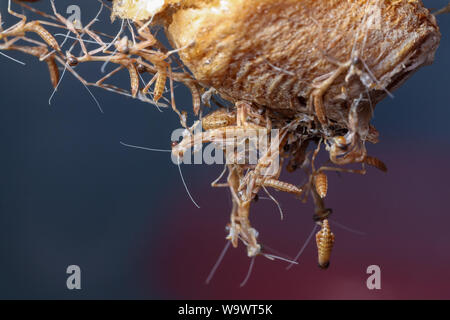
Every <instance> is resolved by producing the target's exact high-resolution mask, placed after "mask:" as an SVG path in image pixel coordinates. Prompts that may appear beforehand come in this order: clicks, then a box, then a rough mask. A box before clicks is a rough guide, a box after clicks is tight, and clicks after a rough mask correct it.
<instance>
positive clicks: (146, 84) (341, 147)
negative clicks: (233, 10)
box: [0, 0, 386, 268]
mask: <svg viewBox="0 0 450 320" xmlns="http://www.w3.org/2000/svg"><path fill="white" fill-rule="evenodd" d="M17 3H18V4H20V5H21V6H22V8H24V9H26V10H29V11H31V12H33V13H34V14H37V15H39V16H41V17H42V19H44V20H33V21H28V20H27V17H26V16H25V15H24V14H21V13H18V12H17V11H14V10H13V9H12V8H11V1H10V2H9V5H8V12H9V14H11V15H13V16H15V17H17V18H18V19H20V20H19V21H18V22H17V23H15V24H14V25H12V26H10V27H9V28H7V29H6V28H3V26H0V41H1V43H0V53H1V52H2V51H6V50H15V51H21V52H23V53H26V54H29V55H32V56H35V57H37V58H38V59H39V60H40V61H45V62H46V63H47V65H48V69H49V71H50V78H51V82H52V85H53V87H54V89H55V91H56V89H57V88H58V85H59V83H60V81H61V78H62V76H61V75H60V73H61V70H63V71H62V72H63V73H65V72H66V71H68V72H70V73H72V74H73V75H74V76H75V77H76V78H77V79H78V80H79V81H81V83H82V84H83V85H84V86H86V88H88V87H90V86H93V87H100V88H103V89H106V90H109V91H113V92H116V93H119V94H123V95H128V96H130V97H133V98H137V99H140V100H141V101H145V102H148V103H152V104H154V105H155V106H156V107H158V108H159V107H168V106H169V105H170V106H171V107H172V109H173V110H174V111H175V112H176V113H177V114H178V115H179V117H180V121H181V124H182V126H183V127H184V128H186V132H187V134H186V135H185V136H184V137H183V139H182V140H181V141H176V142H175V141H174V142H172V154H173V155H174V156H175V157H178V158H179V159H181V158H182V157H183V155H184V154H185V153H186V152H187V151H188V150H190V149H191V148H192V147H193V146H194V142H195V141H200V142H201V143H207V142H211V143H215V144H216V145H217V146H219V147H221V148H222V149H223V151H224V156H225V159H226V166H225V169H226V170H224V172H223V174H222V176H223V175H224V174H225V172H227V173H228V177H227V180H226V182H223V183H220V182H219V180H220V177H219V179H217V180H216V181H215V182H213V184H212V186H215V187H226V188H229V190H230V192H231V197H232V202H233V207H232V213H231V221H230V223H229V225H228V226H227V230H228V236H227V239H228V240H229V241H230V243H231V244H232V245H233V246H234V247H236V246H237V245H238V242H239V241H241V242H242V243H243V244H245V245H246V247H247V253H248V256H249V257H255V256H257V255H264V256H266V257H269V258H273V256H271V255H269V254H268V253H266V252H264V250H263V248H262V246H261V245H260V243H259V242H258V232H257V231H256V230H255V229H254V228H252V226H251V224H250V220H249V212H250V206H251V204H252V202H254V201H256V200H257V199H258V192H259V191H264V192H266V193H267V194H268V195H269V197H270V198H271V199H272V200H274V201H275V199H274V198H273V197H272V196H271V195H270V193H269V190H268V189H275V190H278V191H282V192H287V193H291V194H294V195H295V196H297V197H299V198H300V199H301V200H302V201H306V200H307V199H308V198H309V197H310V196H311V198H312V199H313V202H314V204H315V208H316V209H315V214H314V220H315V221H316V223H317V224H319V225H320V226H321V229H320V231H319V232H318V233H317V235H316V241H317V246H318V256H319V265H320V266H321V267H322V268H326V267H327V266H328V264H329V257H330V254H331V249H332V247H333V243H334V235H333V233H332V232H331V230H330V223H329V220H328V217H329V215H330V213H331V210H330V209H328V208H326V207H325V204H324V198H325V197H326V195H327V187H328V182H327V176H326V174H325V172H327V171H339V172H352V173H358V174H364V173H365V168H364V165H365V164H368V165H372V166H374V167H376V168H378V169H380V170H382V171H386V166H385V165H384V164H383V163H382V162H381V161H380V160H378V159H377V158H374V157H371V156H368V155H367V152H366V148H365V142H366V141H369V142H373V143H375V142H376V141H377V137H378V133H377V131H376V129H375V128H374V127H372V126H370V127H369V130H368V133H365V134H364V138H362V135H361V134H360V129H359V127H360V126H359V125H358V111H357V108H358V105H359V102H360V101H359V100H356V101H355V102H354V103H353V105H352V107H351V110H350V112H349V115H348V124H347V126H346V127H344V126H341V127H339V126H337V125H336V126H333V127H331V126H327V125H325V124H324V122H326V119H325V116H324V115H323V114H318V112H317V111H316V112H314V111H313V110H310V112H309V113H308V112H305V113H302V114H296V115H292V116H286V115H282V114H279V113H277V112H276V111H273V110H271V109H269V108H265V107H261V106H256V105H254V104H252V103H249V102H245V101H234V103H233V105H232V106H224V105H223V104H222V102H221V101H223V100H219V99H217V94H216V92H215V90H214V88H206V87H204V86H202V85H201V84H200V83H199V82H198V81H197V80H196V79H195V78H194V77H193V76H192V75H191V74H190V73H189V72H188V71H187V70H186V69H185V67H184V66H183V64H182V63H181V62H180V61H179V60H178V59H177V58H176V57H175V55H174V54H173V53H175V51H177V50H183V48H179V49H177V50H174V51H168V50H167V49H165V48H164V46H163V45H162V44H161V43H160V42H159V41H158V40H157V39H156V38H155V36H154V33H153V32H152V29H151V28H152V25H151V20H149V21H147V22H139V21H128V20H123V21H122V25H121V28H120V31H119V32H118V33H117V35H116V36H110V35H107V34H104V33H102V32H98V31H96V30H95V29H94V28H93V27H94V24H95V22H96V21H97V17H95V18H94V19H93V20H92V21H91V22H90V23H88V24H86V25H85V26H81V24H80V22H79V21H69V20H67V19H66V18H65V17H63V16H62V15H61V14H59V13H58V11H57V8H56V6H55V3H54V1H53V0H51V2H50V3H51V7H52V10H53V13H52V14H47V13H44V12H41V11H38V10H36V9H34V8H32V7H30V6H28V5H26V4H24V3H23V2H17ZM104 6H107V5H106V4H103V3H101V8H103V7H104ZM99 14H100V12H99ZM0 23H1V15H0ZM49 28H56V29H60V30H62V34H58V33H57V32H49V31H48V30H47V29H49ZM33 34H34V35H33ZM125 34H127V35H125ZM57 36H60V37H61V41H60V42H58V41H57V40H56V39H57ZM92 44H94V45H95V48H94V49H90V50H88V47H90V48H92V47H93V45H92ZM63 48H65V49H63ZM75 48H77V52H78V51H80V49H81V51H80V54H76V53H75V50H74V49H75ZM84 62H101V63H103V64H107V63H110V64H112V65H115V66H116V68H115V69H114V70H113V71H111V72H109V73H108V74H106V75H105V76H103V77H102V78H101V79H99V80H97V81H96V82H89V81H86V80H85V79H84V78H83V77H82V76H81V75H80V74H79V73H77V71H76V70H75V69H76V67H77V65H79V64H81V63H84ZM354 66H355V64H351V65H350V64H349V65H346V66H343V67H342V71H343V72H344V71H345V70H347V69H349V68H350V69H351V68H352V67H353V69H352V71H351V72H353V73H354V74H357V72H355V70H354ZM344 69H345V70H344ZM121 70H125V71H126V72H127V73H128V76H129V79H130V86H129V88H127V89H122V88H119V87H117V86H114V85H112V84H108V83H107V82H108V81H109V79H110V78H111V77H112V76H113V75H114V74H116V73H118V72H119V71H121ZM349 72H350V71H349ZM149 75H150V77H149V79H148V80H147V81H145V80H144V77H148V76H149ZM167 82H168V83H169V90H168V91H169V94H170V97H169V98H166V97H164V93H165V91H166V83H167ZM174 82H180V83H183V84H184V85H186V86H187V87H188V88H189V89H190V91H191V93H192V97H193V113H194V114H195V116H197V117H198V118H199V121H201V124H202V127H203V130H204V131H203V132H201V133H193V131H194V129H193V127H194V126H190V127H189V126H188V125H187V112H185V111H179V110H178V109H177V106H176V104H175V97H174V92H173V83H174ZM319 89H324V90H319ZM325 89H326V88H318V92H321V91H325ZM88 90H89V89H88ZM224 98H226V97H224ZM316 98H317V99H316ZM316 98H315V99H316V100H317V101H316V102H317V103H316V104H318V105H320V101H319V99H320V98H321V97H320V94H317V97H316ZM361 99H362V97H361ZM161 100H165V101H166V102H167V103H168V104H165V103H163V102H161ZM212 103H214V104H215V105H216V106H218V108H217V109H216V110H215V111H209V113H208V114H206V115H205V116H202V113H203V111H204V110H203V108H202V107H203V106H206V107H208V108H211V105H212ZM320 110H321V109H319V111H320ZM197 124H198V123H197ZM274 129H276V130H278V132H279V135H278V137H277V139H272V138H271V139H270V141H269V142H268V145H267V147H266V148H265V149H264V151H263V152H262V154H260V157H259V158H258V161H257V163H256V164H248V163H246V162H245V161H244V163H242V161H237V160H236V159H237V156H236V150H235V149H233V148H227V147H226V146H227V145H230V144H233V143H234V144H235V145H238V144H239V143H242V141H245V139H246V138H247V137H248V132H255V130H256V131H258V132H264V131H265V132H271V131H272V130H274ZM230 133H231V134H232V138H231V139H232V140H233V141H228V140H227V139H230V138H229V137H230ZM312 144H315V145H316V147H313V148H312V150H311V149H310V148H308V147H309V146H312ZM322 146H324V147H325V149H326V150H327V151H328V152H329V156H330V160H329V162H330V163H333V164H336V165H345V164H351V163H358V164H361V168H359V169H348V168H341V167H334V166H332V165H329V166H328V165H324V166H320V167H316V165H315V160H316V157H317V155H318V153H319V151H320V149H321V147H322ZM260 151H261V150H260ZM275 162H277V163H278V164H279V165H278V167H277V169H276V170H268V168H271V167H273V164H274V163H275ZM283 163H284V164H285V167H286V168H287V170H288V171H289V172H292V171H295V170H296V169H300V170H303V171H305V172H306V174H307V177H308V179H307V181H306V183H304V184H303V185H294V184H291V183H288V182H283V181H280V180H279V177H280V174H281V169H282V168H283Z"/></svg>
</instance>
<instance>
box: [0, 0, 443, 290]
mask: <svg viewBox="0 0 450 320" xmlns="http://www.w3.org/2000/svg"><path fill="white" fill-rule="evenodd" d="M446 3H447V1H427V2H426V5H427V6H428V7H434V8H438V7H442V6H444V5H445V4H446ZM70 4H77V5H79V6H80V7H81V8H82V21H83V22H84V23H86V22H87V21H89V20H90V19H92V18H93V16H95V14H96V13H97V10H98V8H99V4H98V3H97V2H96V1H92V0H91V1H87V0H83V1H76V2H74V1H72V2H71V1H57V5H58V8H59V9H60V11H61V12H62V13H64V11H65V8H66V7H67V6H68V5H70ZM35 6H36V7H38V8H42V9H44V10H45V11H47V12H48V11H49V10H50V8H49V4H48V2H47V1H43V3H39V4H36V5H35ZM6 7H7V1H5V0H2V1H1V2H0V10H1V12H2V14H3V18H4V20H6V25H7V26H9V25H10V24H11V23H12V22H14V21H16V19H12V18H11V17H9V16H8V14H7V10H6ZM16 8H17V6H16ZM18 10H20V9H18ZM100 19H101V20H102V21H101V23H99V25H104V26H107V28H106V30H108V31H109V33H114V32H116V31H117V30H118V29H119V24H120V23H119V22H118V21H116V22H115V23H114V24H113V25H112V26H111V25H109V17H108V13H107V12H106V11H105V12H104V13H103V14H102V15H101V16H100ZM438 20H439V24H440V26H441V32H442V41H441V46H440V48H439V50H438V52H437V55H436V60H435V63H434V64H433V65H432V66H428V67H425V68H423V69H421V70H420V71H419V72H418V73H416V74H415V75H414V76H413V77H412V78H411V79H410V80H409V81H407V82H406V83H405V84H404V85H403V86H402V87H401V88H400V89H399V90H397V91H396V92H395V98H394V99H386V100H384V101H383V102H381V103H380V104H379V105H378V106H377V109H376V112H375V118H374V121H373V123H374V124H375V126H376V127H377V129H378V130H379V131H380V133H381V142H380V143H379V144H378V145H369V146H368V148H369V152H370V153H371V154H373V155H376V156H377V157H380V158H381V159H383V160H384V161H385V162H386V163H387V165H388V167H389V172H388V173H387V174H383V173H380V172H378V171H376V170H370V172H369V173H368V174H367V175H366V176H364V177H361V176H352V175H348V174H344V175H341V176H338V175H330V192H329V198H328V201H327V205H328V206H330V207H332V208H333V209H334V214H333V216H332V219H333V221H336V222H338V223H340V224H343V225H345V226H348V227H350V228H353V229H357V230H358V231H360V232H363V233H365V235H361V234H356V233H352V232H349V231H347V230H344V229H342V228H339V227H338V226H336V225H335V226H334V233H335V235H336V245H335V250H334V252H333V256H332V262H331V266H330V268H329V269H328V270H327V271H322V270H320V269H319V268H318V267H317V265H316V249H315V245H314V243H313V242H311V243H310V244H309V246H308V247H307V249H306V250H305V252H304V253H303V255H302V257H301V259H300V264H299V265H298V266H295V267H293V268H292V269H290V270H289V271H286V270H285V267H286V266H287V264H286V263H282V262H272V261H269V260H267V259H265V258H262V257H260V258H258V259H256V262H255V267H254V270H253V273H252V275H251V278H250V280H249V282H248V283H247V285H246V286H245V287H243V288H240V287H239V284H240V282H241V281H242V280H243V278H244V277H245V275H246V273H247V270H248V265H249V262H250V260H249V259H248V258H247V257H246V253H245V249H244V247H243V246H242V245H241V246H240V247H239V248H238V249H234V250H230V251H229V252H228V254H227V255H226V257H225V259H224V260H223V262H222V264H221V265H220V267H219V269H218V270H217V273H216V275H215V277H214V278H213V280H212V281H211V283H210V284H209V285H205V284H204V282H205V279H206V277H207V275H208V273H209V271H210V269H211V267H212V266H213V264H214V263H215V261H216V259H217V257H218V255H219V253H220V251H221V250H222V248H223V246H224V245H225V240H224V237H225V230H224V226H225V224H226V223H227V221H228V219H229V213H230V210H231V203H230V199H229V195H228V191H226V190H221V189H212V188H210V182H211V181H212V180H214V179H215V178H216V177H217V176H218V174H219V173H220V172H221V170H222V167H221V166H217V165H215V166H207V165H202V166H184V167H183V168H182V169H183V172H184V175H185V179H186V180H187V183H188V185H189V187H190V191H191V193H192V194H193V196H194V197H195V199H196V200H197V202H198V203H199V204H200V207H201V208H200V209H197V208H196V207H195V206H194V205H193V204H192V202H191V201H190V200H189V198H188V196H187V195H186V192H185V190H184V187H183V185H182V182H181V180H180V177H179V174H178V169H177V167H176V166H175V165H173V164H172V162H171V161H170V154H169V153H157V152H149V151H142V150H136V149H130V148H126V147H124V146H122V145H120V143H119V142H120V141H124V142H127V143H131V144H135V145H140V146H147V147H153V148H161V149H169V148H170V135H171V132H172V130H173V129H175V128H178V127H179V121H178V118H177V116H176V115H175V113H174V112H172V111H170V110H165V111H163V112H159V111H158V110H157V109H156V108H155V107H154V106H152V105H150V104H145V103H142V102H139V101H136V100H132V99H129V98H126V97H123V96H118V95H115V94H113V93H109V92H105V91H102V90H100V89H95V88H94V89H93V93H94V94H95V96H96V98H97V99H98V100H99V102H100V104H101V106H102V107H103V109H104V111H105V112H104V114H102V113H100V112H99V110H98V108H97V106H96V105H95V103H94V101H93V100H92V98H91V97H90V95H89V93H88V92H87V91H86V90H85V88H84V87H83V86H82V85H81V84H80V82H78V81H77V80H76V79H75V78H74V77H73V76H72V75H71V74H69V73H67V74H66V75H65V77H64V80H63V81H62V83H61V85H60V88H59V90H58V92H57V93H56V94H55V96H54V97H53V100H52V104H51V105H49V104H48V100H49V97H50V95H51V93H52V88H51V85H50V82H49V80H48V74H47V67H46V65H45V64H42V63H38V62H37V60H36V59H35V58H29V57H27V56H25V55H23V54H20V53H16V52H7V53H8V54H10V55H12V56H14V57H15V58H17V59H20V60H22V61H24V62H26V63H27V64H26V66H22V65H19V64H17V63H14V62H12V61H10V60H8V59H6V58H5V57H1V56H0V141H1V157H0V179H1V183H0V298H3V299H17V298H31V299H47V298H61V299H77V298H90V299H100V298H112V299H198V298H199V299H219V298H225V299H241V298H246V299H318V298H322V299H332V298H334V299H345V298H356V299H366V298H367V299H380V298H384V299H408V298H413V299H416V298H425V299H427V298H446V299H449V298H450V273H449V272H448V270H449V268H450V253H449V252H450V232H449V227H450V210H449V207H448V203H447V200H448V198H449V197H450V186H449V184H448V179H449V177H450V168H449V166H448V165H449V163H450V148H449V147H450V142H449V139H450V129H449V119H450V108H449V107H450V90H449V84H450V15H443V16H440V17H438ZM59 40H61V39H59ZM109 68H112V66H109ZM80 70H82V71H81V73H82V74H84V75H86V77H87V78H89V79H98V77H99V75H100V65H95V64H93V65H89V66H87V67H85V66H82V67H81V68H80ZM109 70H111V69H109ZM118 78H120V80H119V81H120V82H119V83H121V85H122V86H123V87H126V86H127V85H128V78H127V76H125V74H122V76H121V77H118ZM176 92H177V104H178V106H179V107H180V108H182V109H185V110H188V109H190V108H191V99H190V96H189V94H188V91H187V90H186V89H184V88H182V87H181V86H179V87H178V88H177V90H176ZM285 179H287V180H290V181H292V182H296V183H299V180H300V179H301V176H300V175H299V174H295V175H286V176H285ZM274 195H275V196H276V198H277V199H278V200H279V201H280V202H281V204H282V207H283V210H284V214H285V219H284V220H283V221H280V218H279V213H278V210H277V208H276V206H275V204H274V203H272V202H269V201H265V200H261V201H259V202H258V203H256V204H255V205H254V206H253V208H252V222H253V224H254V226H255V227H256V229H258V230H259V231H260V234H261V241H262V242H263V243H266V244H268V245H269V246H270V247H273V248H276V249H277V250H279V251H281V252H283V253H286V254H287V255H290V256H294V255H295V254H296V252H297V251H298V250H299V249H300V247H301V246H302V245H303V242H304V241H305V239H306V238H307V236H308V234H309V233H310V232H311V229H312V227H313V223H312V220H311V215H312V208H311V207H310V206H309V205H304V204H302V203H300V202H299V201H298V200H296V199H295V198H293V197H290V196H286V195H283V194H280V193H274ZM332 223H333V222H332ZM72 264H75V265H79V266H80V267H81V276H82V282H81V286H82V289H81V290H72V291H70V290H68V289H67V288H66V279H67V277H68V275H67V274H66V268H67V266H69V265H72ZM373 264H375V265H379V266H380V268H381V285H382V289H381V290H374V291H370V290H368V289H367V287H366V279H367V277H368V275H367V274H366V269H367V267H368V266H369V265H373Z"/></svg>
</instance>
